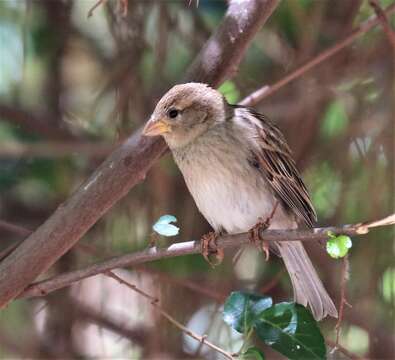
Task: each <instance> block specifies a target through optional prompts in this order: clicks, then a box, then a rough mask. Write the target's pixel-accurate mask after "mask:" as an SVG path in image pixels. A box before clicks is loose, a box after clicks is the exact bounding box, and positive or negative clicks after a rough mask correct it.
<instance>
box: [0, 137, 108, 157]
mask: <svg viewBox="0 0 395 360" xmlns="http://www.w3.org/2000/svg"><path fill="white" fill-rule="evenodd" d="M114 148H115V145H114V144H109V143H99V142H89V141H84V142H82V141H81V142H77V141H74V142H72V141H68V142H66V141H44V142H40V143H22V142H16V141H12V142H2V143H1V145H0V157H12V158H21V157H45V158H57V157H64V156H72V155H74V156H77V155H78V156H81V155H83V156H95V157H105V156H107V155H108V154H110V153H111V151H113V150H114Z"/></svg>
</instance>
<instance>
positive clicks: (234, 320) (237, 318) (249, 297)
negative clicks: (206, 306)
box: [223, 291, 273, 333]
mask: <svg viewBox="0 0 395 360" xmlns="http://www.w3.org/2000/svg"><path fill="white" fill-rule="evenodd" d="M272 304H273V301H272V299H271V298H270V297H267V296H261V295H256V294H251V293H246V292H241V291H235V292H232V293H231V294H230V296H229V297H228V298H227V300H226V302H225V305H224V311H223V318H224V321H225V322H226V323H227V324H228V325H230V326H231V327H232V328H234V329H235V330H236V331H238V332H240V333H243V332H247V331H248V330H249V329H250V328H251V327H252V326H253V325H254V322H255V320H256V319H257V317H258V315H259V314H260V313H261V312H262V311H263V310H265V309H267V308H270V306H272Z"/></svg>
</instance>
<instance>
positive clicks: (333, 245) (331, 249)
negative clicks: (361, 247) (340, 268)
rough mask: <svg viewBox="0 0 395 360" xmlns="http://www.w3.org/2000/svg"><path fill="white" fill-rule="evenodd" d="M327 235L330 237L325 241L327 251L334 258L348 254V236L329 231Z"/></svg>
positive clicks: (349, 245)
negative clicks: (336, 234)
mask: <svg viewBox="0 0 395 360" xmlns="http://www.w3.org/2000/svg"><path fill="white" fill-rule="evenodd" d="M328 236H329V237H330V238H329V240H328V241H327V243H326V251H327V253H328V254H329V255H330V256H331V257H333V258H335V259H339V258H342V257H344V256H346V255H347V254H348V250H349V249H350V248H351V246H352V241H351V239H350V237H349V236H346V235H338V236H335V235H333V234H331V233H330V232H329V233H328Z"/></svg>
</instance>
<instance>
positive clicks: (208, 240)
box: [200, 231, 224, 267]
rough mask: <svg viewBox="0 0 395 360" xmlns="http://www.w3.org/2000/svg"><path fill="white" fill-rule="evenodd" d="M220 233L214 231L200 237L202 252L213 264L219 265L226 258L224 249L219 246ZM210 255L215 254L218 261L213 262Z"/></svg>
mask: <svg viewBox="0 0 395 360" xmlns="http://www.w3.org/2000/svg"><path fill="white" fill-rule="evenodd" d="M219 235H220V234H219V233H216V232H214V231H210V232H209V233H207V234H205V235H203V236H202V238H201V239H200V243H201V253H202V255H203V257H204V259H205V260H206V261H207V262H208V263H209V264H210V265H211V266H212V267H214V266H216V265H219V264H220V263H221V262H222V260H223V258H224V250H223V249H221V248H219V247H218V244H217V239H218V236H219ZM210 255H214V256H215V259H216V262H212V261H211V259H210Z"/></svg>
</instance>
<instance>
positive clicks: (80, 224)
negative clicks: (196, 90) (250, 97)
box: [0, 0, 279, 307]
mask: <svg viewBox="0 0 395 360" xmlns="http://www.w3.org/2000/svg"><path fill="white" fill-rule="evenodd" d="M278 2H279V0H245V1H243V2H240V1H230V3H229V7H228V10H227V12H226V14H225V17H224V20H223V22H222V24H221V25H220V26H219V28H218V30H217V31H216V32H215V33H214V34H213V36H212V37H211V38H210V39H209V40H208V42H207V43H206V45H205V46H204V47H203V49H202V51H201V52H200V54H198V56H197V58H196V60H195V61H194V63H193V64H192V66H191V68H190V70H189V71H188V72H187V75H186V77H185V78H184V81H185V80H194V81H200V82H201V81H204V82H206V83H208V84H210V85H211V86H213V87H217V86H218V85H219V84H220V83H221V82H222V81H223V80H225V79H226V78H227V77H229V76H230V74H232V72H233V71H234V69H235V67H236V66H237V65H238V64H239V62H240V60H241V58H242V56H243V54H244V53H245V51H246V49H247V47H248V44H249V43H250V41H251V40H252V38H253V36H254V35H255V33H256V32H257V30H258V29H259V28H260V27H261V26H262V25H263V24H264V23H265V21H266V20H267V18H268V17H269V16H270V15H271V13H272V12H273V10H274V9H275V7H276V6H277V4H278ZM166 149H167V147H166V145H165V143H164V141H163V140H162V139H160V138H146V137H142V136H141V130H139V131H137V132H136V133H135V134H134V135H132V136H131V137H130V138H128V139H127V140H126V141H125V143H124V144H122V145H121V146H120V147H119V148H118V149H116V150H115V151H114V152H113V153H112V154H111V155H110V156H109V157H108V158H107V159H106V160H105V161H104V163H103V164H102V165H101V166H100V167H99V168H98V169H97V170H96V171H95V172H94V173H93V174H92V176H91V177H90V178H89V179H88V180H87V181H86V183H85V184H83V185H82V186H81V187H80V189H79V190H77V191H76V192H75V193H74V194H73V195H72V196H71V197H70V198H69V199H68V200H67V201H66V202H65V203H63V204H62V205H60V206H59V207H58V209H57V210H56V211H55V212H54V213H53V214H52V215H51V216H50V217H49V218H48V219H47V221H46V222H45V223H44V224H42V225H41V226H40V227H39V228H38V229H37V230H36V231H35V232H34V233H33V234H32V235H31V236H29V237H28V238H27V239H26V240H25V241H24V242H23V243H22V244H21V245H20V246H18V248H16V249H15V251H13V252H12V253H11V254H10V255H9V256H8V257H7V258H6V259H5V260H4V261H3V262H2V263H1V264H0V307H4V306H6V305H7V304H8V303H9V302H10V301H11V300H12V299H13V298H15V297H16V296H17V295H18V294H20V293H21V292H22V291H23V289H24V288H25V287H26V286H27V285H28V284H30V283H31V282H32V281H34V279H35V278H36V277H37V276H38V275H40V274H41V273H43V272H45V271H46V270H47V269H48V268H49V267H50V266H51V265H52V264H53V263H54V262H55V261H56V260H57V259H58V258H59V257H61V256H62V255H63V254H64V253H65V252H67V250H69V249H70V248H71V247H72V246H73V245H74V244H75V243H76V242H77V241H78V240H79V239H80V238H81V237H82V236H83V235H84V234H85V233H86V232H87V231H88V230H89V229H90V228H91V226H92V225H93V224H95V223H96V221H97V220H98V219H100V218H101V217H102V216H103V215H104V214H105V213H106V212H107V211H108V210H109V209H110V208H111V207H112V206H113V205H114V204H115V203H116V202H117V201H118V200H119V199H121V198H122V197H123V196H125V195H126V194H127V192H128V191H129V190H130V189H131V188H132V187H133V186H135V185H136V184H138V183H139V182H141V181H142V180H143V179H144V177H145V175H146V173H147V171H148V170H149V169H150V167H151V166H152V165H153V164H154V162H155V161H156V160H157V159H158V158H159V157H160V156H161V155H162V154H164V152H165V151H166Z"/></svg>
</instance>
